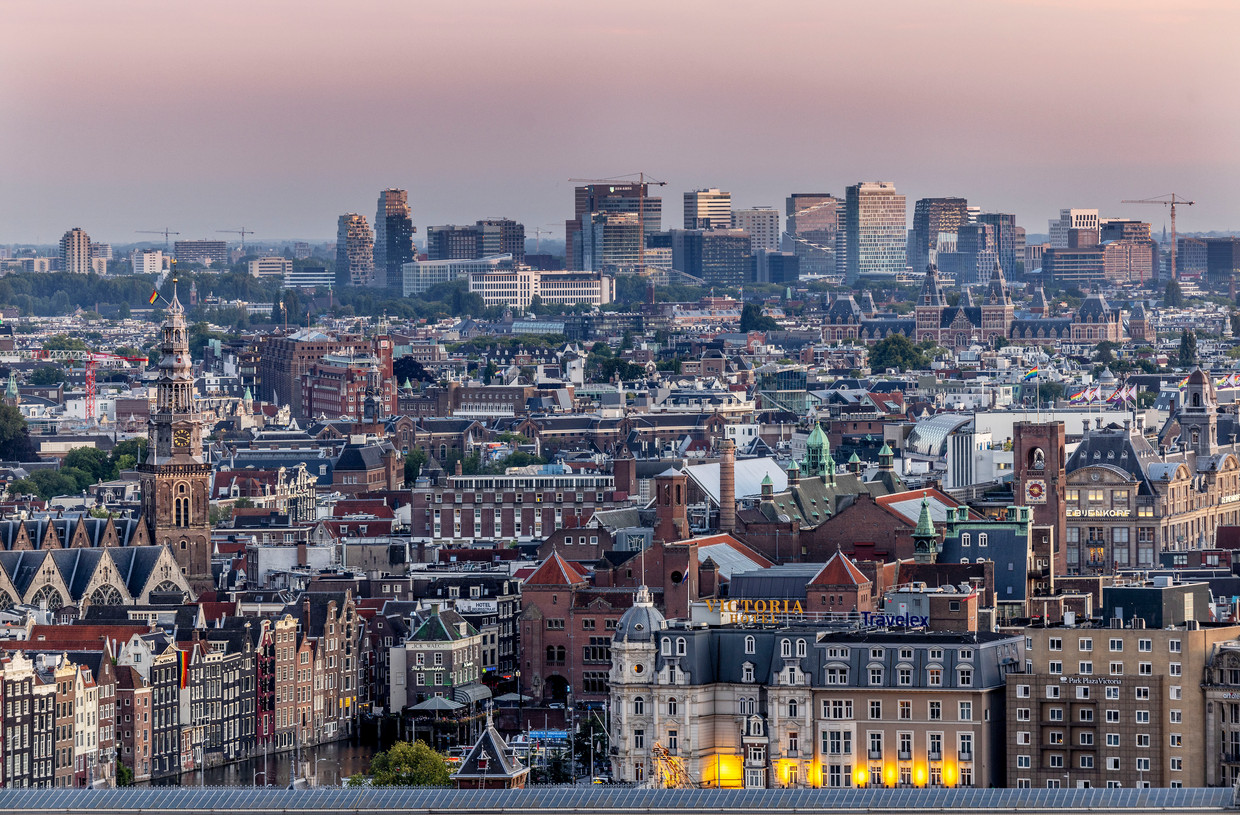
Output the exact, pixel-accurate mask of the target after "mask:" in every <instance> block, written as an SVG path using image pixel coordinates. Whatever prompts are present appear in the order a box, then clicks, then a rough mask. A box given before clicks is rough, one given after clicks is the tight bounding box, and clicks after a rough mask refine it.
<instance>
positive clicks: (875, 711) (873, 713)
mask: <svg viewBox="0 0 1240 815" xmlns="http://www.w3.org/2000/svg"><path fill="white" fill-rule="evenodd" d="M870 718H871V719H881V718H883V703H882V700H880V699H871V700H870Z"/></svg>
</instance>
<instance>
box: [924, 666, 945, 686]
mask: <svg viewBox="0 0 1240 815" xmlns="http://www.w3.org/2000/svg"><path fill="white" fill-rule="evenodd" d="M926 681H927V684H929V686H930V687H932V688H939V687H942V686H943V669H942V668H930V669H929V670H927V671H926Z"/></svg>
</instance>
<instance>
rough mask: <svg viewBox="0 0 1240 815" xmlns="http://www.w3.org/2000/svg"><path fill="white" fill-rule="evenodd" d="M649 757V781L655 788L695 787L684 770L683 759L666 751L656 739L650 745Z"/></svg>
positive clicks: (679, 788)
mask: <svg viewBox="0 0 1240 815" xmlns="http://www.w3.org/2000/svg"><path fill="white" fill-rule="evenodd" d="M650 759H651V763H652V764H653V767H652V768H651V772H650V781H651V786H653V787H655V788H656V789H673V790H691V789H694V788H695V787H697V784H695V783H693V779H692V778H690V777H689V773H688V772H687V771H686V770H685V763H684V761H683V760H681V759H680V758H677V757H676V756H674V755H672V754H671V753H669V752H667V750H665V749H664V748H663V745H662V744H659V743H658V742H657V741H656V742H655V743H654V744H652V745H651V746H650Z"/></svg>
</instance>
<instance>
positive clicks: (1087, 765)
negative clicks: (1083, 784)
mask: <svg viewBox="0 0 1240 815" xmlns="http://www.w3.org/2000/svg"><path fill="white" fill-rule="evenodd" d="M1093 768H1094V757H1093V756H1090V755H1084V756H1081V769H1082V770H1092V769H1093Z"/></svg>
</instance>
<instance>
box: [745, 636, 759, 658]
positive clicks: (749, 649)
mask: <svg viewBox="0 0 1240 815" xmlns="http://www.w3.org/2000/svg"><path fill="white" fill-rule="evenodd" d="M757 650H758V641H757V640H755V639H754V638H753V637H745V653H746V654H753V653H757Z"/></svg>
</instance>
